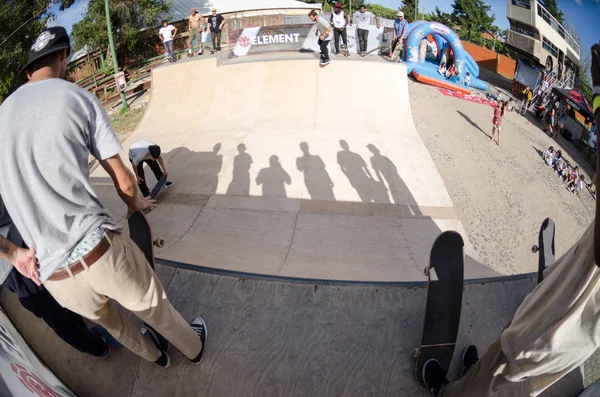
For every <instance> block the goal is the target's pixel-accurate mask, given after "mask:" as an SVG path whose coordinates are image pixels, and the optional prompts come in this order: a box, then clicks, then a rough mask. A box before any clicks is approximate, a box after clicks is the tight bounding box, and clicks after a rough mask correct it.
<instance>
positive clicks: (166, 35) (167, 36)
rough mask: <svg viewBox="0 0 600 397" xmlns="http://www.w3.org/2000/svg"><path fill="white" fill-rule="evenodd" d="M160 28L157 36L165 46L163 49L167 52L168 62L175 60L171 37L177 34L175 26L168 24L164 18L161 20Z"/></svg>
mask: <svg viewBox="0 0 600 397" xmlns="http://www.w3.org/2000/svg"><path fill="white" fill-rule="evenodd" d="M162 26H163V27H162V28H160V30H159V31H158V37H160V39H161V40H162V42H163V45H164V46H165V51H167V54H169V62H171V63H173V62H175V52H174V51H173V37H175V36H177V28H176V27H175V26H173V25H170V24H169V21H167V20H166V19H165V20H164V21H162Z"/></svg>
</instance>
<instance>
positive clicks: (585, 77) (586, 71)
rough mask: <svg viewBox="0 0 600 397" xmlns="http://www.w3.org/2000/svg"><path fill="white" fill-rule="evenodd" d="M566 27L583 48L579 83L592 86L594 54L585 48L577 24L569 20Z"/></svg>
mask: <svg viewBox="0 0 600 397" xmlns="http://www.w3.org/2000/svg"><path fill="white" fill-rule="evenodd" d="M564 27H565V29H566V30H567V32H569V34H570V35H571V36H572V37H573V40H575V41H576V42H577V43H578V44H579V46H580V48H582V51H581V59H580V60H579V63H580V66H579V73H578V78H579V83H580V85H581V86H582V88H583V87H591V86H592V76H591V75H590V68H591V66H592V58H591V56H592V54H591V53H590V51H586V50H585V46H584V45H583V40H582V38H581V34H580V33H579V30H578V29H577V28H576V27H575V25H573V24H572V23H570V22H567V23H565V25H564Z"/></svg>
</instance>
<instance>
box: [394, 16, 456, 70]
mask: <svg viewBox="0 0 600 397" xmlns="http://www.w3.org/2000/svg"><path fill="white" fill-rule="evenodd" d="M414 23H415V25H414V27H413V29H412V30H411V31H410V33H409V35H408V40H407V43H406V58H407V59H406V61H407V63H408V64H409V65H410V64H417V63H424V62H425V60H424V59H421V58H420V57H419V46H420V44H421V41H422V40H423V39H424V38H426V37H427V35H430V34H431V35H434V37H435V36H439V37H440V38H443V39H444V40H446V42H447V43H448V44H449V45H450V47H451V48H452V51H453V52H454V63H455V65H456V70H457V71H459V72H460V73H461V74H463V71H464V70H465V68H466V62H467V57H466V55H465V54H466V53H465V49H464V47H463V45H462V43H461V41H460V38H459V37H458V36H457V35H456V33H454V32H453V31H452V29H450V28H449V27H447V26H445V25H442V24H441V23H438V22H424V23H423V22H422V21H419V22H414ZM436 43H437V45H438V54H440V53H441V47H440V43H441V40H438V39H437V38H436Z"/></svg>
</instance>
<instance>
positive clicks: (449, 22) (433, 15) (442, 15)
mask: <svg viewBox="0 0 600 397" xmlns="http://www.w3.org/2000/svg"><path fill="white" fill-rule="evenodd" d="M425 20H427V21H433V22H439V23H441V24H442V25H446V26H448V27H449V28H452V27H453V26H454V19H453V18H452V14H448V13H446V12H442V11H441V10H440V8H439V7H438V6H435V11H433V12H430V13H428V14H425Z"/></svg>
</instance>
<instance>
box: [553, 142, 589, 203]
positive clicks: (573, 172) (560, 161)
mask: <svg viewBox="0 0 600 397" xmlns="http://www.w3.org/2000/svg"><path fill="white" fill-rule="evenodd" d="M543 158H544V161H545V162H546V164H548V165H549V166H551V167H552V168H553V169H554V172H555V173H556V174H557V175H558V176H559V177H560V178H561V179H562V181H563V182H564V183H565V185H566V187H567V189H568V190H569V191H570V192H572V193H575V194H576V195H577V197H579V198H580V199H581V194H582V192H583V186H584V184H585V176H584V175H583V173H580V172H579V166H577V165H576V166H574V167H573V166H572V165H571V163H569V160H567V159H566V158H564V157H563V155H562V152H561V151H560V150H556V151H555V150H554V147H553V146H550V147H549V148H548V149H546V151H545V152H544V154H543Z"/></svg>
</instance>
